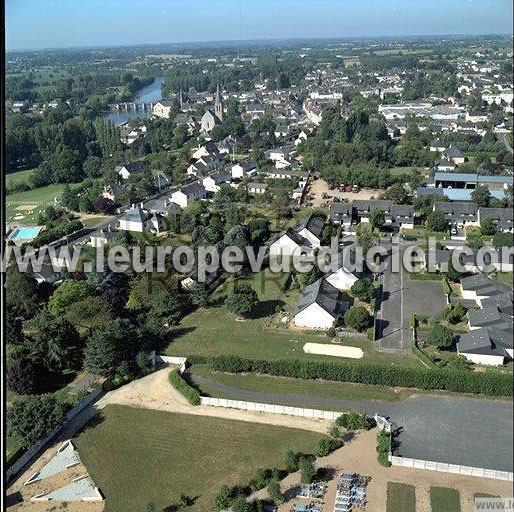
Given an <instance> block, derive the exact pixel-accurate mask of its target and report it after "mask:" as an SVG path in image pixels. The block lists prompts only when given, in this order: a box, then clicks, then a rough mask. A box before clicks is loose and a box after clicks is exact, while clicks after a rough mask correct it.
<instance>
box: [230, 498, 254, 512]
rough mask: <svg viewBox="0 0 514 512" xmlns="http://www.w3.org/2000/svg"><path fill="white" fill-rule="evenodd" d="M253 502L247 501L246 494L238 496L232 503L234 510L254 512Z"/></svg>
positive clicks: (233, 511) (237, 511)
mask: <svg viewBox="0 0 514 512" xmlns="http://www.w3.org/2000/svg"><path fill="white" fill-rule="evenodd" d="M253 510H254V508H253V507H252V504H251V503H248V502H247V501H246V498H245V497H244V496H238V497H237V498H236V499H235V500H234V502H233V503H232V512H253Z"/></svg>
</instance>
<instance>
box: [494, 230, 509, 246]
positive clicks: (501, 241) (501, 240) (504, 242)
mask: <svg viewBox="0 0 514 512" xmlns="http://www.w3.org/2000/svg"><path fill="white" fill-rule="evenodd" d="M513 243H514V237H513V235H512V233H496V235H494V237H493V245H494V246H495V247H512V244H513Z"/></svg>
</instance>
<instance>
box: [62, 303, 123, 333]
mask: <svg viewBox="0 0 514 512" xmlns="http://www.w3.org/2000/svg"><path fill="white" fill-rule="evenodd" d="M65 316H66V319H67V320H68V321H69V322H70V323H72V324H73V325H74V326H75V327H76V328H83V329H87V330H88V331H91V330H92V329H95V328H97V327H101V326H103V325H105V324H106V323H107V322H109V321H110V320H111V319H112V316H113V315H112V312H111V309H110V306H109V304H107V302H105V301H104V300H103V299H102V298H101V297H89V298H87V299H82V300H79V301H77V302H74V303H72V304H70V306H69V307H68V311H66V314H65Z"/></svg>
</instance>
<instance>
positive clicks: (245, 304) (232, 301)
mask: <svg viewBox="0 0 514 512" xmlns="http://www.w3.org/2000/svg"><path fill="white" fill-rule="evenodd" d="M258 302H259V297H258V295H257V292H256V291H255V290H254V289H253V288H252V287H251V286H250V285H249V284H248V283H241V282H239V283H237V282H236V283H235V284H234V290H233V291H232V292H231V293H229V295H228V297H227V298H226V299H225V305H226V306H227V308H228V309H229V310H230V311H232V313H234V314H235V315H237V316H242V317H248V316H249V315H250V313H251V312H252V310H253V308H254V307H255V306H256V305H257V303H258Z"/></svg>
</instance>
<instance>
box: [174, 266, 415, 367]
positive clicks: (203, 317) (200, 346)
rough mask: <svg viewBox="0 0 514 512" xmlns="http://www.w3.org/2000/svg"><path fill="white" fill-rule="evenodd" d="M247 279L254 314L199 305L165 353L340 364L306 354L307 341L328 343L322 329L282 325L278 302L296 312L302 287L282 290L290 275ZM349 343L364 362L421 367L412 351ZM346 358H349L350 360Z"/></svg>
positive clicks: (215, 297)
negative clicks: (256, 303) (240, 315)
mask: <svg viewBox="0 0 514 512" xmlns="http://www.w3.org/2000/svg"><path fill="white" fill-rule="evenodd" d="M245 279H247V280H248V282H250V284H251V285H252V287H253V288H254V289H255V290H256V291H257V293H258V295H259V300H260V303H259V306H258V307H257V311H256V312H255V315H254V317H253V318H250V319H246V320H237V319H236V318H235V316H234V315H233V314H232V313H231V312H230V311H228V310H227V309H225V308H224V307H223V306H219V305H216V306H211V307H207V308H201V309H199V310H197V311H195V312H193V313H192V314H190V315H188V316H187V317H186V318H184V319H183V321H182V322H181V324H180V326H178V327H177V328H175V329H174V331H173V332H172V333H171V343H170V344H169V345H168V347H167V349H166V354H168V355H175V356H177V355H178V356H193V355H197V356H217V355H220V354H233V355H238V356H240V357H248V358H257V359H270V360H273V359H292V358H294V359H299V358H302V359H315V360H325V361H331V362H337V358H334V357H330V356H319V355H312V354H305V353H304V352H303V350H302V348H303V345H304V343H307V342H313V343H329V342H330V340H329V338H327V336H326V335H325V334H324V333H321V332H320V333H312V332H307V331H301V330H296V329H288V328H287V327H283V326H282V325H281V324H280V321H279V318H280V317H281V316H283V314H278V315H276V314H275V308H276V307H277V306H282V307H284V308H285V309H286V310H287V311H292V310H293V309H294V307H295V305H296V301H297V299H298V294H299V290H298V289H293V290H289V291H286V292H284V291H282V288H281V286H282V283H283V282H284V280H285V279H286V275H284V274H280V275H278V277H277V275H274V274H272V273H271V271H269V269H266V270H264V271H261V272H260V273H257V274H251V275H249V276H248V277H246V278H245ZM230 286H231V282H227V283H225V285H224V286H223V287H222V288H220V289H218V290H217V291H216V292H215V293H214V294H213V295H212V297H211V299H212V300H213V301H217V300H220V299H221V298H222V297H223V295H224V294H226V292H227V291H228V289H229V287H230ZM344 344H345V345H351V346H358V347H360V348H362V349H363V351H364V352H365V355H364V358H363V361H364V360H366V361H368V362H376V363H385V364H402V365H407V366H416V367H419V364H420V363H419V362H418V360H417V359H416V358H415V357H413V356H412V355H411V354H386V353H382V352H378V351H377V350H376V349H375V348H374V346H373V343H372V342H370V341H368V340H361V339H359V340H353V339H350V338H348V339H345V340H344ZM346 361H347V360H346Z"/></svg>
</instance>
